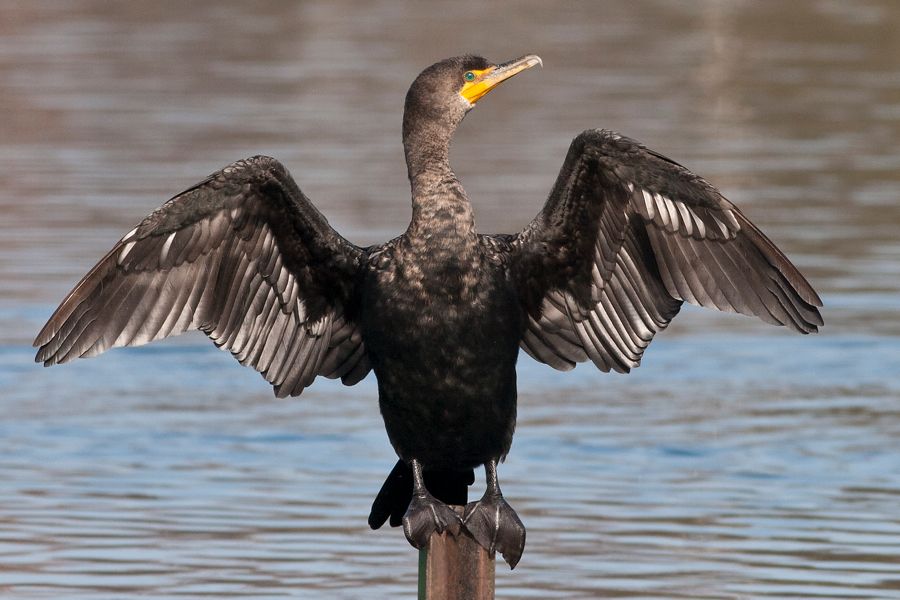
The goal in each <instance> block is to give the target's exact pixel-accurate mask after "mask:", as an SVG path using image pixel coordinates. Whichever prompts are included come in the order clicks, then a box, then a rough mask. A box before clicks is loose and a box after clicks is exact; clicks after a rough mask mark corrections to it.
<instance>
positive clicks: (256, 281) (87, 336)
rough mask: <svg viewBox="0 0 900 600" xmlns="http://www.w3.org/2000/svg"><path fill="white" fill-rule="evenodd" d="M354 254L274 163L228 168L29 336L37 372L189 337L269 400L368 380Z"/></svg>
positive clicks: (149, 224)
mask: <svg viewBox="0 0 900 600" xmlns="http://www.w3.org/2000/svg"><path fill="white" fill-rule="evenodd" d="M363 256H364V252H363V250H362V249H360V248H358V247H356V246H354V245H353V244H351V243H350V242H348V241H347V240H345V239H344V238H342V237H341V236H340V235H338V234H337V233H336V232H335V231H334V230H333V229H332V228H331V226H330V225H329V224H328V222H327V221H326V220H325V217H324V216H322V214H321V213H320V212H319V211H318V210H316V208H315V207H314V206H313V205H312V204H311V203H310V201H309V200H308V199H307V198H306V196H304V195H303V192H301V191H300V189H299V188H298V187H297V184H296V183H294V180H293V179H292V178H291V176H290V174H289V173H288V172H287V170H286V169H285V168H284V166H282V165H281V163H279V162H278V161H276V160H275V159H273V158H268V157H265V156H256V157H253V158H249V159H247V160H242V161H238V162H236V163H234V164H232V165H229V166H228V167H226V168H224V169H222V170H221V171H219V172H217V173H214V174H212V175H210V176H209V177H208V178H207V179H206V180H205V181H203V182H201V183H199V184H197V185H196V186H194V187H192V188H190V189H188V190H186V191H184V192H183V193H181V194H179V195H178V196H175V197H174V198H172V199H171V200H169V201H168V202H166V203H165V204H164V205H162V206H161V207H160V208H159V209H157V210H156V211H155V212H153V213H152V214H151V215H149V216H148V217H147V218H145V219H144V220H143V221H141V223H140V225H138V226H137V227H136V228H134V229H133V230H132V231H130V232H129V233H128V234H127V235H125V237H123V238H122V239H121V240H120V241H119V242H118V243H117V244H116V245H115V246H113V248H112V250H110V251H109V253H107V255H106V256H104V257H103V259H101V260H100V262H99V263H97V265H96V266H94V268H93V269H91V271H90V272H89V273H88V274H87V275H85V276H84V278H83V279H82V280H81V282H79V283H78V285H76V286H75V288H74V289H73V290H72V291H71V292H70V293H69V295H68V296H66V298H65V300H63V301H62V304H60V306H59V308H57V309H56V312H55V313H54V314H53V316H52V317H51V318H50V320H49V321H48V322H47V324H46V325H45V326H44V328H43V329H42V330H41V332H40V333H39V334H38V336H37V338H36V339H35V342H34V345H35V346H40V349H39V350H38V353H37V356H36V359H35V360H36V361H38V362H43V363H44V365H45V366H49V365H53V364H56V363H64V362H67V361H69V360H72V359H73V358H78V357H87V356H94V355H97V354H99V353H101V352H103V351H105V350H107V349H109V348H112V347H115V346H137V345H141V344H146V343H147V342H151V341H153V340H158V339H161V338H164V337H167V336H170V335H175V334H178V333H181V332H184V331H187V330H190V329H199V330H200V331H203V332H204V333H206V334H207V335H208V336H209V337H210V338H212V340H213V341H214V342H215V343H216V345H217V346H220V347H222V348H226V349H227V350H229V351H231V353H232V354H233V355H234V356H235V357H236V358H237V359H238V360H239V361H240V362H241V363H242V364H245V365H249V366H251V367H253V368H254V369H256V370H257V371H259V372H260V373H262V374H263V376H264V377H265V378H266V380H267V381H269V382H270V383H272V385H274V386H275V392H276V394H277V395H278V396H279V397H283V396H287V395H297V394H299V393H300V392H301V391H302V390H303V388H305V387H306V386H308V385H309V384H310V383H312V381H313V379H315V377H316V375H325V376H326V377H341V378H343V381H344V383H347V384H353V383H356V382H357V381H359V380H360V379H362V378H363V377H364V376H365V375H366V373H367V372H368V371H369V362H368V360H367V358H366V356H365V350H364V348H363V344H362V339H361V336H360V333H359V331H358V329H357V327H356V325H355V324H354V323H353V322H352V321H351V319H350V316H349V315H348V314H347V313H346V308H347V307H348V305H349V303H350V302H351V299H352V293H353V285H354V283H353V282H354V278H355V273H356V271H357V268H358V265H359V264H360V261H361V260H362V259H363Z"/></svg>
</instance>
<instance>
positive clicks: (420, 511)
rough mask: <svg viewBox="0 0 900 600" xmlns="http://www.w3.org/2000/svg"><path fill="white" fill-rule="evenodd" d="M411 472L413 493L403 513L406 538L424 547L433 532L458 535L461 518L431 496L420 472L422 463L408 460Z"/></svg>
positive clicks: (416, 545)
mask: <svg viewBox="0 0 900 600" xmlns="http://www.w3.org/2000/svg"><path fill="white" fill-rule="evenodd" d="M410 463H411V464H410V466H411V467H412V474H413V494H412V500H411V501H410V503H409V508H407V509H406V514H404V515H403V533H405V534H406V539H408V540H409V543H410V544H412V545H413V546H414V547H416V548H424V547H425V546H427V545H428V540H429V538H431V534H432V533H434V532H437V533H443V532H444V531H445V530H446V531H449V532H450V533H451V534H452V535H454V536H455V535H459V532H460V530H461V529H462V525H463V523H462V519H460V517H459V515H458V514H456V513H455V512H454V511H453V509H451V508H450V507H449V506H447V505H446V504H444V503H443V502H441V501H440V500H438V499H437V498H435V497H434V496H432V495H431V494H430V493H429V492H428V490H427V489H426V488H425V478H424V476H423V474H422V463H420V462H419V461H417V460H415V459H413V460H412V461H410Z"/></svg>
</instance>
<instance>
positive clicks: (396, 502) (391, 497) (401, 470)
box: [369, 460, 475, 529]
mask: <svg viewBox="0 0 900 600" xmlns="http://www.w3.org/2000/svg"><path fill="white" fill-rule="evenodd" d="M473 483H475V471H474V470H472V469H468V470H464V471H425V487H426V488H428V491H429V492H431V495H432V496H434V497H435V498H437V499H438V500H440V501H442V502H444V503H445V504H455V505H459V506H465V505H466V502H467V501H468V497H469V486H470V485H472V484H473ZM412 488H413V485H412V469H410V467H409V465H407V464H406V463H405V462H403V461H402V460H398V461H397V464H396V465H394V468H393V469H392V470H391V473H390V475H388V476H387V479H385V480H384V485H382V486H381V490H380V491H379V492H378V495H377V496H376V497H375V501H374V502H372V511H371V512H370V513H369V527H371V528H372V529H378V528H379V527H381V526H382V525H384V524H385V522H386V521H387V520H388V519H390V523H391V527H399V526H400V525H401V523H402V522H403V515H404V513H406V509H407V508H408V507H409V502H410V500H412Z"/></svg>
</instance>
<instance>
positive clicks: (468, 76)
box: [463, 71, 475, 81]
mask: <svg viewBox="0 0 900 600" xmlns="http://www.w3.org/2000/svg"><path fill="white" fill-rule="evenodd" d="M463 77H464V78H465V79H466V81H475V73H473V72H472V71H466V74H465V75H463Z"/></svg>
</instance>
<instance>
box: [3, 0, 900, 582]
mask: <svg viewBox="0 0 900 600" xmlns="http://www.w3.org/2000/svg"><path fill="white" fill-rule="evenodd" d="M782 4H783V5H782ZM782 4H776V3H771V4H766V3H751V2H746V3H745V2H730V3H671V2H665V1H659V2H647V3H603V4H602V5H601V4H600V3H584V4H582V3H569V4H567V5H566V7H565V9H563V8H558V7H556V6H552V5H550V4H547V3H540V2H522V3H517V5H516V6H515V8H514V9H504V8H501V7H491V6H486V5H484V4H482V3H475V2H454V3H453V4H452V5H446V6H444V7H442V8H441V9H437V8H436V7H434V6H430V5H428V4H427V3H422V4H416V5H401V4H400V3H396V2H393V1H387V2H379V3H373V4H371V5H369V6H366V7H362V6H357V5H355V4H354V5H351V4H350V3H349V2H333V3H328V4H306V3H304V4H298V5H296V6H294V5H290V4H287V3H285V4H281V3H277V2H273V3H263V4H259V5H254V6H252V7H251V6H249V5H246V6H244V5H227V4H225V5H222V4H220V3H215V2H205V1H204V2H195V3H175V2H171V3H170V2H164V3H161V4H158V3H152V4H151V3H143V2H133V3H119V4H116V5H113V6H109V5H106V4H104V3H94V2H90V1H87V0H77V1H75V2H71V3H66V4H62V3H53V2H29V3H19V4H11V5H3V6H0V80H2V81H3V85H2V86H0V109H2V111H3V114H4V119H0V157H2V161H3V163H4V165H5V167H4V169H0V210H2V215H3V217H2V219H0V411H2V415H3V418H2V420H0V525H2V526H0V597H2V598H42V597H44V598H67V599H69V598H71V599H82V598H84V599H87V598H91V599H94V598H104V599H105V598H110V599H111V598H124V597H132V596H140V597H150V598H192V599H193V598H206V597H222V598H232V597H247V598H278V597H291V598H322V597H328V598H332V597H335V598H385V597H413V595H414V593H415V592H414V590H415V580H416V565H417V560H416V554H415V551H414V550H412V549H411V548H410V547H409V545H408V544H407V543H406V541H405V539H404V538H403V535H402V533H401V532H399V531H398V530H396V529H394V530H382V531H377V532H372V531H370V530H369V529H368V527H367V525H366V521H365V517H366V515H367V514H368V510H369V505H370V502H371V500H372V498H373V497H374V494H375V493H376V492H377V490H378V488H379V487H380V485H381V483H382V481H383V478H384V476H385V475H386V473H387V472H388V470H389V469H390V468H391V466H392V465H393V463H394V460H395V457H394V455H393V452H392V450H391V448H390V446H389V444H388V442H387V439H386V435H385V433H384V430H383V426H382V424H381V420H380V416H379V414H378V409H377V400H376V397H377V396H376V389H375V383H374V380H373V379H372V378H371V377H370V378H368V379H366V380H365V381H363V382H362V383H361V384H359V385H357V386H355V387H352V388H346V387H343V386H341V385H340V384H339V383H336V382H333V381H330V380H320V381H317V382H316V383H315V385H313V386H312V387H311V388H310V389H308V390H307V391H306V392H304V394H303V396H301V397H300V398H295V399H288V400H276V399H275V398H274V397H273V395H272V392H271V389H270V388H269V386H268V385H267V384H266V383H265V382H264V381H263V380H262V378H261V377H260V376H259V375H258V374H256V373H255V372H253V371H251V370H248V369H243V368H241V367H240V366H239V365H238V364H237V362H236V361H234V360H233V359H232V358H231V357H230V356H228V355H227V354H226V353H223V352H220V351H218V350H216V349H215V348H214V347H213V346H212V344H211V343H209V342H208V341H207V340H206V339H205V338H204V337H203V336H202V335H199V334H190V335H185V336H181V337H179V338H176V339H173V340H168V341H166V342H164V343H158V344H152V345H150V346H146V347H143V348H137V349H124V350H123V349H120V350H115V351H113V352H109V353H107V354H105V355H103V356H101V357H99V358H96V359H91V360H85V361H77V362H75V363H72V364H68V365H64V366H61V367H54V368H51V369H44V368H41V367H40V366H39V365H35V364H34V363H33V362H32V357H33V350H32V349H31V348H30V343H31V340H32V339H33V337H34V335H35V334H36V332H37V331H38V330H39V329H40V327H41V325H42V324H43V322H44V321H45V320H46V319H47V317H48V316H49V315H50V313H51V312H52V310H53V308H54V307H55V305H56V303H58V302H59V300H60V299H61V298H62V297H63V295H64V294H65V293H66V291H67V290H68V289H70V288H71V286H72V285H74V283H75V282H76V281H77V280H78V278H79V277H80V276H81V275H82V274H83V273H84V272H86V271H87V269H89V268H90V267H91V265H92V264H93V263H94V262H95V261H96V260H97V259H98V258H99V257H100V256H102V255H103V254H104V253H105V252H106V250H107V249H108V248H109V247H110V246H111V244H112V243H113V242H114V241H115V240H116V239H118V238H119V237H120V236H121V235H122V234H123V233H124V232H126V231H128V230H129V229H131V227H133V226H134V224H135V223H136V222H137V221H138V220H139V219H140V218H141V217H143V216H144V215H145V214H147V213H148V212H150V211H151V210H152V209H153V208H155V207H156V206H158V205H159V204H160V203H161V202H162V201H164V200H165V199H166V198H167V197H169V196H171V195H172V194H174V193H176V192H178V191H179V190H181V189H183V188H185V187H187V186H188V185H190V184H192V183H194V182H195V181H197V180H198V179H200V178H202V177H203V176H205V175H206V174H207V173H208V172H210V171H212V170H214V169H217V168H219V167H221V166H223V165H224V164H227V163H228V162H230V161H232V160H235V159H237V158H240V157H243V156H248V155H251V154H254V153H258V152H264V153H268V154H273V155H275V156H277V157H279V158H280V159H281V160H282V161H283V162H285V164H287V166H288V167H289V168H290V170H291V172H292V173H293V174H294V176H295V177H296V179H297V180H298V182H299V183H300V185H301V187H303V189H304V191H305V192H306V193H307V194H308V195H309V196H310V197H311V198H312V199H313V201H314V202H315V203H316V204H317V205H318V206H320V207H321V209H322V210H323V212H324V213H325V214H326V215H327V216H328V218H329V220H330V221H331V223H332V224H333V225H334V226H335V227H336V228H337V229H338V230H339V231H341V232H342V233H344V234H345V235H346V236H347V237H349V238H350V239H351V240H353V241H355V242H357V243H360V244H366V243H372V242H376V241H381V240H384V239H387V238H389V237H392V236H393V235H396V234H397V233H399V232H400V231H402V230H403V228H405V225H406V219H408V212H409V201H408V190H407V188H406V181H405V179H404V177H403V175H404V173H405V171H404V168H403V163H402V151H401V148H400V145H399V124H400V106H401V103H402V98H403V95H404V93H405V90H406V86H407V85H408V84H409V81H410V80H411V79H412V77H414V76H415V74H416V73H417V72H418V70H419V69H421V68H422V67H423V66H425V65H426V64H427V63H429V62H431V61H432V60H436V59H439V58H442V57H443V56H448V55H451V54H456V53H459V52H461V51H479V52H484V53H485V54H487V55H488V56H490V57H492V58H494V59H496V60H502V59H505V58H509V57H512V56H517V55H520V54H524V53H526V52H536V53H538V54H540V55H541V56H542V57H543V58H544V62H545V67H544V69H543V70H541V71H536V70H535V72H529V73H527V74H524V75H523V76H521V77H520V78H517V79H516V80H515V81H514V82H511V83H510V86H509V87H508V88H504V89H502V90H499V91H497V92H496V93H495V94H493V95H492V96H491V97H490V98H489V99H488V100H487V101H485V102H483V103H481V104H479V107H478V110H477V111H475V112H473V113H472V114H471V115H470V116H469V118H468V119H467V121H466V123H465V124H464V125H463V127H462V128H461V130H460V132H459V136H458V140H457V142H456V143H455V146H454V154H453V162H454V165H455V166H456V169H457V171H458V173H459V174H460V176H461V178H462V180H463V183H464V184H465V185H466V187H467V189H468V191H469V193H470V196H471V197H472V198H473V201H474V204H475V208H476V212H477V218H478V222H479V224H480V227H481V229H482V230H483V231H514V230H517V229H519V228H521V227H522V226H524V225H525V224H526V223H527V222H528V220H529V219H530V218H531V216H532V215H533V214H534V213H535V212H536V211H537V210H538V208H539V206H540V204H541V201H542V198H543V195H544V194H545V193H546V190H547V189H549V187H550V185H551V183H552V181H553V178H554V176H555V174H556V170H557V169H558V168H559V165H560V164H561V162H562V157H563V156H564V153H565V149H566V146H567V145H568V143H569V141H570V140H571V138H572V137H573V136H574V135H575V134H576V133H578V132H579V131H581V130H582V129H584V128H587V127H591V126H602V127H610V128H614V129H618V130H620V131H622V132H624V133H626V134H628V135H631V136H633V137H636V138H639V139H641V140H643V141H644V142H646V143H647V144H648V145H650V146H652V147H654V148H656V149H658V150H660V151H663V152H664V153H666V154H668V155H671V156H672V157H673V158H675V159H677V160H679V161H680V162H683V163H685V164H687V165H689V166H690V167H692V168H694V169H696V170H697V171H698V172H700V173H702V174H704V175H705V176H707V177H708V178H709V179H710V180H711V181H713V182H714V183H715V184H716V185H718V186H719V187H720V188H721V189H722V190H723V191H724V193H725V194H726V195H727V196H728V197H729V198H731V199H732V200H734V201H735V202H736V203H738V204H739V205H740V206H741V207H742V208H743V209H744V211H745V212H746V213H747V214H748V216H750V218H752V219H753V220H754V221H755V222H757V223H758V224H759V225H760V226H761V227H762V228H763V229H764V230H765V231H766V232H767V233H768V234H769V235H770V236H771V237H772V238H773V239H774V240H775V241H776V242H777V243H778V244H779V246H780V247H782V248H783V249H784V250H785V251H786V252H787V253H788V255H789V256H791V258H792V259H793V260H794V261H795V262H796V263H797V265H798V266H799V267H800V268H801V270H802V271H803V272H804V273H805V274H806V275H807V276H808V277H809V279H810V281H811V282H812V283H813V285H814V286H815V287H816V288H817V290H818V291H819V292H820V293H821V295H822V297H823V300H824V302H825V309H824V311H823V315H824V317H825V321H826V326H825V327H824V328H823V330H822V332H821V333H820V334H818V335H815V336H797V335H793V334H790V333H788V332H786V331H784V330H783V329H778V328H773V327H769V326H767V325H765V324H763V323H760V322H758V321H755V320H752V319H747V318H743V317H736V316H730V315H718V314H714V313H711V312H709V311H702V310H699V309H691V308H685V309H684V310H683V311H682V314H680V315H679V316H678V317H677V318H676V320H675V321H674V322H673V324H672V326H671V327H670V329H669V330H667V331H665V332H663V333H662V334H660V335H659V336H658V337H657V339H656V340H655V341H654V342H653V344H652V345H651V346H650V348H649V349H648V351H647V353H646V355H645V357H644V364H643V365H642V366H641V367H640V368H639V369H636V370H635V371H634V372H632V373H631V374H629V375H628V376H621V375H615V374H603V373H599V372H597V371H596V370H595V369H593V368H592V367H591V366H590V365H581V366H579V367H578V368H577V369H575V370H574V371H572V372H569V373H558V372H556V371H553V370H552V369H550V368H548V367H546V366H543V365H539V364H537V363H535V362H534V361H532V360H531V359H529V358H528V357H527V356H524V355H523V357H522V359H521V361H520V365H519V389H520V404H519V422H518V429H517V433H516V437H515V441H514V444H513V448H512V452H511V453H510V456H509V458H508V460H507V462H506V463H505V464H504V465H502V467H501V470H500V478H501V482H502V485H503V489H504V493H505V495H506V496H507V498H508V500H509V501H510V503H511V504H512V505H513V506H514V507H515V508H516V509H517V511H518V512H519V514H520V516H521V517H522V519H523V521H524V522H525V524H526V526H527V528H528V543H527V546H526V550H525V554H524V556H523V558H522V561H521V563H520V565H519V566H518V567H517V568H516V570H515V571H512V572H509V571H508V570H506V569H505V567H503V566H502V565H498V570H497V589H498V594H497V595H498V597H501V598H590V597H615V598H647V599H650V598H653V599H660V598H702V599H707V598H708V599H713V598H715V599H738V598H834V599H847V598H900V508H898V507H900V318H898V317H900V266H898V265H900V236H898V235H897V233H896V232H897V228H898V225H900V203H898V202H897V199H898V198H900V150H898V149H900V110H898V108H897V107H898V106H900V77H898V75H897V74H898V73H900V53H897V52H896V48H895V43H894V41H893V40H894V38H895V37H896V36H895V35H894V34H895V31H896V28H897V24H898V23H900V7H898V6H896V5H895V4H894V3H891V2H888V1H887V0H885V1H882V2H877V1H871V2H870V1H865V2H858V3H853V4H852V5H850V4H847V5H845V4H843V3H835V2H828V1H801V2H794V3H782ZM851 7H852V8H851ZM515 86H518V87H515ZM482 489H483V486H482V484H481V482H480V481H479V482H478V483H477V484H476V486H475V488H474V489H473V495H475V494H480V493H481V490H482Z"/></svg>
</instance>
